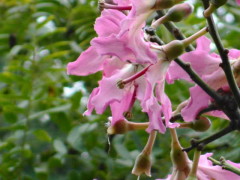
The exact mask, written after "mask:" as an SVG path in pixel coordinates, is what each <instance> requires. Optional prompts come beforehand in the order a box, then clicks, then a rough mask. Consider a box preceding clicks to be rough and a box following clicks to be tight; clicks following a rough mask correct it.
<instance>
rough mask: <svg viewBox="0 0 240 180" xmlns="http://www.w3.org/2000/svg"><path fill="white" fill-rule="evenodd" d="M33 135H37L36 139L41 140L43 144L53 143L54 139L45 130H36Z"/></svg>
mask: <svg viewBox="0 0 240 180" xmlns="http://www.w3.org/2000/svg"><path fill="white" fill-rule="evenodd" d="M33 134H34V135H35V137H36V138H37V139H38V140H40V141H43V142H51V141H52V138H51V136H50V135H49V134H48V132H47V131H45V130H43V129H38V130H35V131H34V132H33Z"/></svg>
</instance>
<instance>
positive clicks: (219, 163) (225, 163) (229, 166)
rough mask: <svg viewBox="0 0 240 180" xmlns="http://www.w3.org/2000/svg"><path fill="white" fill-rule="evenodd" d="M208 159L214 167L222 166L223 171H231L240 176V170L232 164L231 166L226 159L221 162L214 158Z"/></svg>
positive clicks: (221, 159)
mask: <svg viewBox="0 0 240 180" xmlns="http://www.w3.org/2000/svg"><path fill="white" fill-rule="evenodd" d="M208 159H209V160H210V161H212V162H213V165H218V166H221V167H222V168H223V169H226V170H228V171H231V172H233V173H235V174H238V175H240V169H239V168H237V167H235V166H233V165H231V164H229V163H227V162H226V160H225V158H223V157H221V158H220V161H218V160H216V159H214V158H212V157H208Z"/></svg>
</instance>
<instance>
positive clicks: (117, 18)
mask: <svg viewBox="0 0 240 180" xmlns="http://www.w3.org/2000/svg"><path fill="white" fill-rule="evenodd" d="M125 16H126V15H124V14H123V13H122V12H120V11H115V10H104V11H103V12H102V14H101V16H100V17H99V18H97V19H96V23H95V26H94V29H95V31H96V32H97V34H98V37H97V38H94V39H102V38H104V37H108V36H111V35H113V34H117V33H119V31H120V22H121V20H122V19H124V18H125ZM106 27H111V28H106ZM94 39H93V40H94ZM93 40H92V41H93ZM108 58H110V57H109V56H102V55H101V54H99V53H98V52H97V49H96V47H95V46H94V45H92V46H90V47H89V48H88V49H87V50H86V51H84V52H82V53H81V55H80V56H79V57H78V59H77V60H76V61H74V62H70V63H69V64H68V65H67V72H68V74H71V75H78V76H86V75H89V74H92V73H95V72H98V71H101V70H103V65H104V62H105V60H107V59H108Z"/></svg>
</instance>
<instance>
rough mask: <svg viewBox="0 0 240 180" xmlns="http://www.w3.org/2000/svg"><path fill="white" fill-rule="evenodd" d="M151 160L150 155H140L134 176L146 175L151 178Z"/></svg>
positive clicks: (134, 169)
mask: <svg viewBox="0 0 240 180" xmlns="http://www.w3.org/2000/svg"><path fill="white" fill-rule="evenodd" d="M151 164H152V163H151V158H150V155H149V154H148V153H144V152H142V153H140V154H139V155H138V157H137V158H136V161H135V164H134V167H133V170H132V174H135V175H137V176H140V175H141V174H144V173H145V174H146V175H147V176H151Z"/></svg>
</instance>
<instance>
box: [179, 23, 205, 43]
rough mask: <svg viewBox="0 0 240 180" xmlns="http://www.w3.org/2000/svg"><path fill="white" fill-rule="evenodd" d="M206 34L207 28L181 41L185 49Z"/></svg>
mask: <svg viewBox="0 0 240 180" xmlns="http://www.w3.org/2000/svg"><path fill="white" fill-rule="evenodd" d="M206 32H208V28H206V27H204V28H202V29H201V30H200V31H198V32H196V33H195V34H193V35H191V36H190V37H187V38H186V39H183V40H182V41H183V44H184V45H185V46H186V47H187V46H188V45H189V44H191V43H192V42H193V41H195V40H196V39H198V38H199V37H201V36H203V35H204V34H206Z"/></svg>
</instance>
